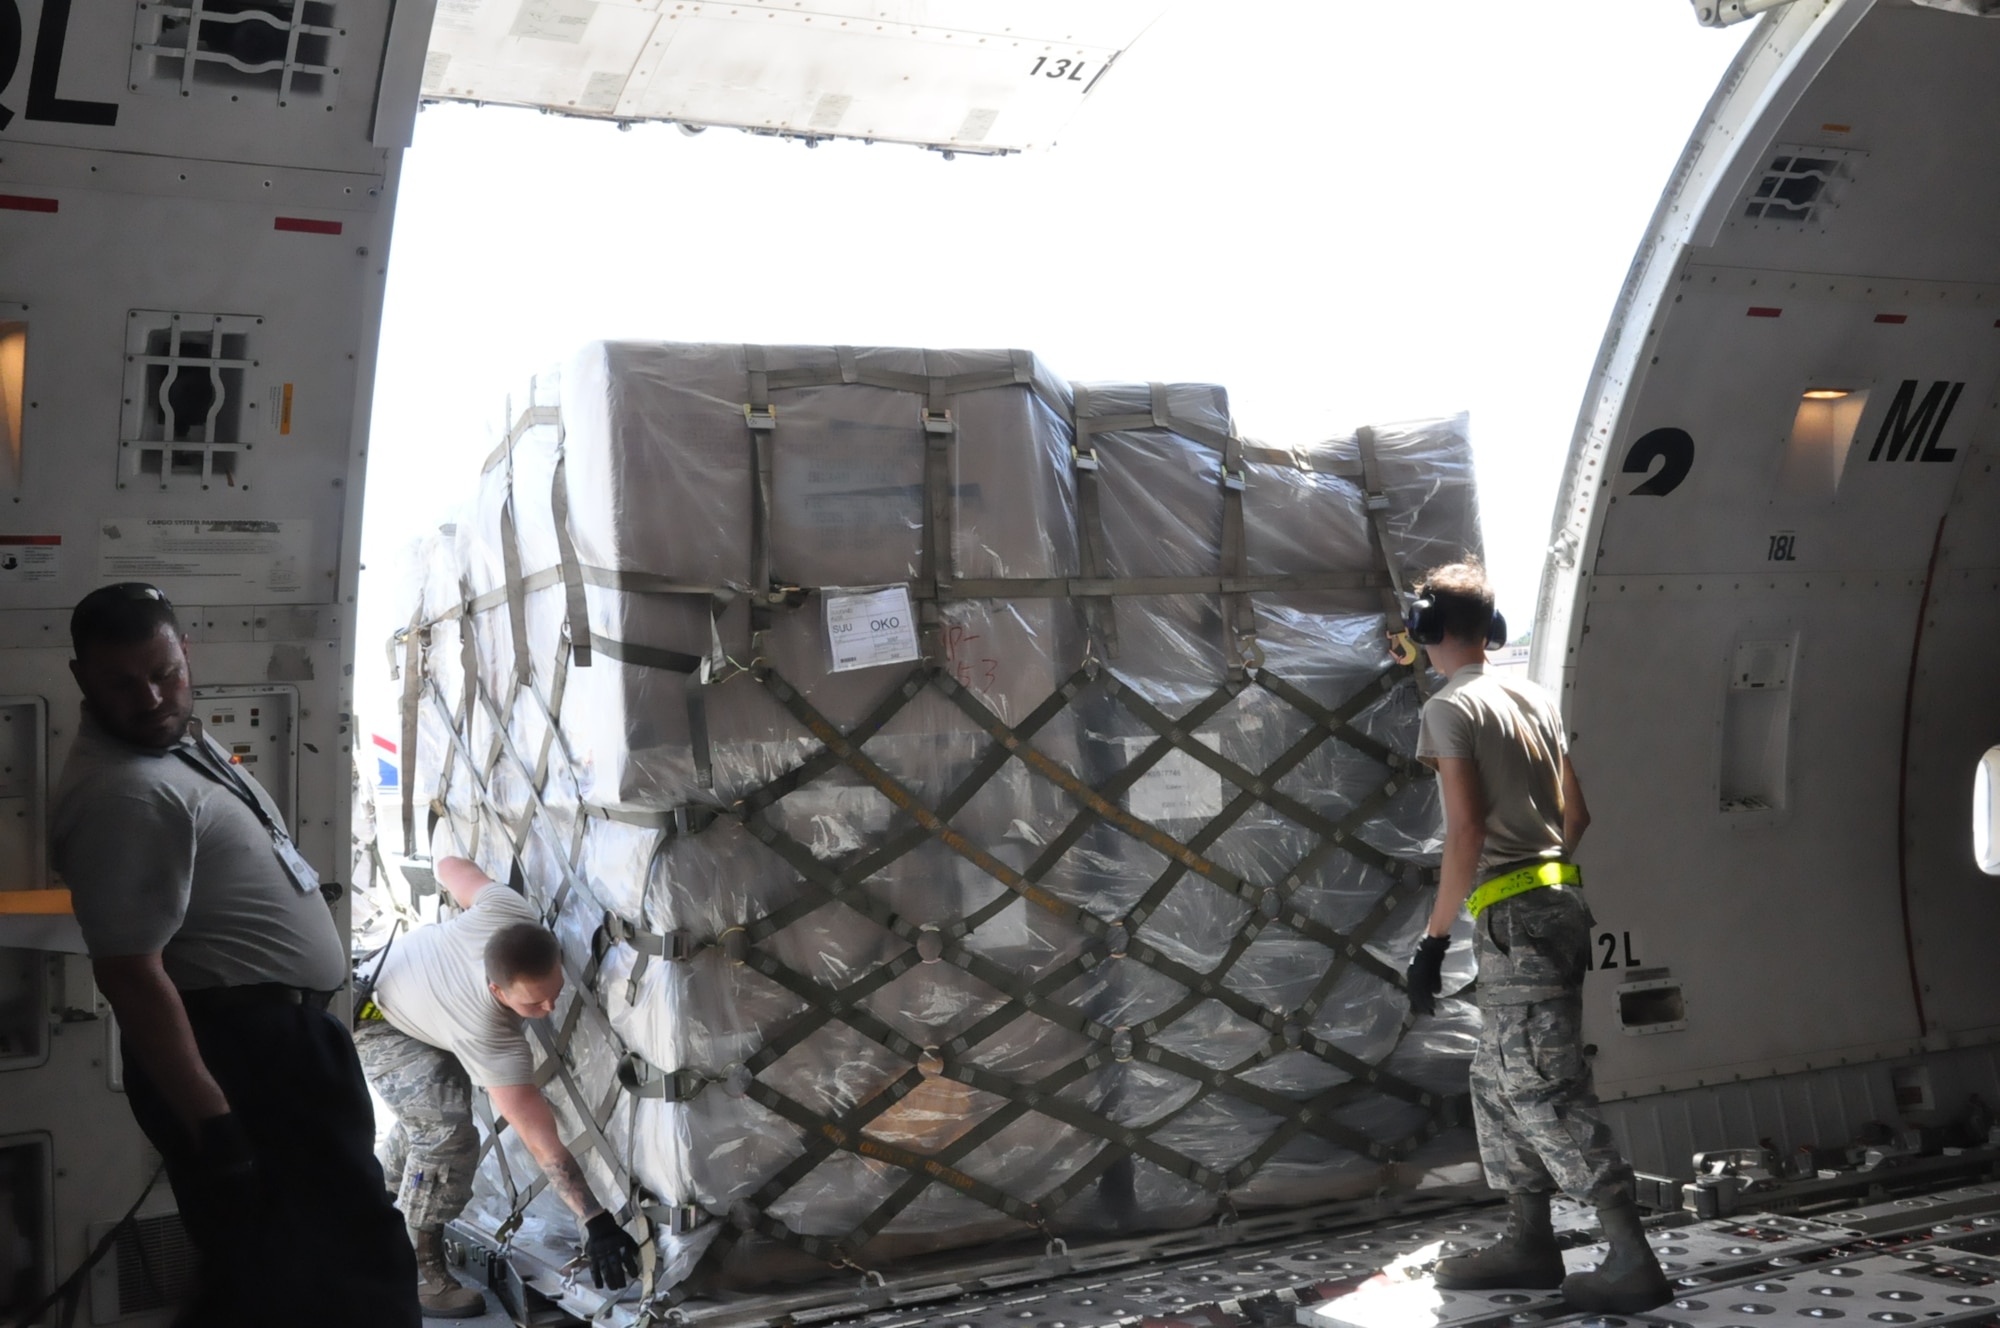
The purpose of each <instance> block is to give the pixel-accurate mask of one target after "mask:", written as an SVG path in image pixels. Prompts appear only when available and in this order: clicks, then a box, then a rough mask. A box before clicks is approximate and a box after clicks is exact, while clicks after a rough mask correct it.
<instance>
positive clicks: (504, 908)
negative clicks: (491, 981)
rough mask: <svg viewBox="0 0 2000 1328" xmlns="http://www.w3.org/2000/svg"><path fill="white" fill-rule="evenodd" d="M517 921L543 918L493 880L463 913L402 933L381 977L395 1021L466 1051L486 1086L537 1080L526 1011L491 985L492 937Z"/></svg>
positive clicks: (382, 996) (466, 1061)
mask: <svg viewBox="0 0 2000 1328" xmlns="http://www.w3.org/2000/svg"><path fill="white" fill-rule="evenodd" d="M517 922H526V923H531V924H533V925H535V926H540V925H541V922H542V920H541V918H540V917H539V916H537V915H536V913H535V908H534V905H532V904H530V903H529V902H528V901H527V900H525V899H523V898H521V896H519V895H517V894H515V893H514V892H513V891H512V890H510V889H508V888H507V887H506V886H504V885H499V884H494V885H488V886H485V887H483V888H481V890H480V891H479V893H478V894H476V895H474V896H473V897H472V907H471V908H468V909H466V910H465V911H464V912H463V913H460V914H459V915H458V916H457V917H455V918H450V919H447V920H446V921H444V922H436V923H432V924H431V925H429V926H426V927H418V928H417V929H416V930H415V931H412V932H409V933H407V934H405V935H402V936H399V937H397V938H396V942H395V944H394V945H392V946H391V947H390V948H389V953H388V956H387V957H386V958H385V959H384V960H383V961H382V973H381V976H380V977H379V978H377V979H376V983H375V1004H376V1005H378V1006H380V1007H381V1009H382V1013H383V1014H384V1015H387V1016H388V1019H389V1022H390V1023H391V1024H392V1025H394V1026H395V1027H396V1028H399V1029H401V1030H402V1031H403V1032H405V1033H408V1034H409V1035H410V1036H411V1037H413V1038H415V1039H417V1041H419V1042H428V1043H429V1044H430V1045H431V1046H433V1047H441V1048H443V1049H444V1050H445V1051H448V1052H450V1053H451V1054H452V1055H454V1056H456V1057H458V1059H459V1062H460V1063H461V1064H463V1065H464V1066H465V1072H466V1074H467V1075H468V1076H470V1077H471V1079H472V1082H473V1083H475V1084H478V1085H479V1086H480V1087H481V1088H505V1087H508V1086H510V1085H513V1084H531V1083H533V1082H534V1081H535V1057H534V1053H533V1052H531V1051H529V1050H528V1039H527V1036H526V1035H525V1034H524V1033H523V1032H522V1031H521V1016H520V1015H518V1014H515V1013H514V1012H513V1011H512V1010H510V1009H508V1008H507V1007H506V1006H504V1005H502V1004H500V1002H499V1001H498V1000H496V999H494V996H493V992H492V991H491V990H490V989H489V988H488V987H487V985H486V942H487V941H489V940H491V939H492V937H493V933H495V932H497V931H499V930H500V929H501V928H502V927H510V926H512V925H514V924H515V923H517Z"/></svg>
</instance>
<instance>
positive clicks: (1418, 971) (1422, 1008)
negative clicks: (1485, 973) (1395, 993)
mask: <svg viewBox="0 0 2000 1328" xmlns="http://www.w3.org/2000/svg"><path fill="white" fill-rule="evenodd" d="M1450 948H1451V937H1449V936H1426V937H1424V938H1423V939H1422V940H1420V941H1418V942H1417V952H1416V953H1415V954H1413V955H1411V956H1410V967H1409V968H1408V969H1407V970H1406V971H1405V972H1404V975H1403V980H1404V982H1405V983H1407V984H1408V986H1409V989H1410V1009H1412V1010H1414V1011H1415V1012H1416V1013H1418V1014H1436V1013H1437V994H1438V993H1439V992H1440V991H1443V990H1444V952H1445V951H1446V950H1448V949H1450Z"/></svg>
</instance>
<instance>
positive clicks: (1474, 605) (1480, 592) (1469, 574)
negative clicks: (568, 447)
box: [1417, 557, 1493, 642]
mask: <svg viewBox="0 0 2000 1328" xmlns="http://www.w3.org/2000/svg"><path fill="white" fill-rule="evenodd" d="M1417 589H1418V593H1419V594H1421V595H1423V596H1424V597H1426V598H1427V599H1429V600H1430V602H1431V603H1432V604H1434V605H1436V606H1437V614H1438V619H1439V622H1440V624H1441V625H1442V626H1443V628H1444V634H1445V635H1446V636H1448V637H1452V638H1453V639H1455V640H1459V641H1478V642H1484V641H1485V640H1486V632H1487V629H1488V628H1489V627H1491V626H1492V624H1493V587H1492V586H1491V585H1489V584H1488V583H1487V580H1486V568H1485V566H1484V564H1482V563H1481V562H1480V561H1479V559H1478V558H1476V557H1473V558H1466V559H1465V560H1464V561H1462V562H1455V563H1446V564H1445V565H1444V566H1442V567H1433V568H1432V569H1431V570H1430V571H1428V572H1426V573H1424V580H1423V584H1422V585H1421V586H1419V587H1418V588H1417Z"/></svg>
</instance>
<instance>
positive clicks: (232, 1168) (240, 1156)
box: [195, 1111, 261, 1222]
mask: <svg viewBox="0 0 2000 1328" xmlns="http://www.w3.org/2000/svg"><path fill="white" fill-rule="evenodd" d="M195 1165H196V1166H197V1167H198V1168H199V1169H200V1174H201V1180H202V1188H203V1190H204V1191H205V1192H206V1197H207V1199H208V1201H209V1203H210V1204H211V1205H212V1206H213V1208H214V1210H215V1215H216V1217H217V1219H218V1220H220V1221H224V1222H252V1221H255V1220H256V1217H257V1210H258V1208H259V1207H260V1205H261V1196H260V1192H259V1189H258V1186H257V1157H256V1154H255V1153H253V1152H252V1151H251V1149H250V1136H249V1135H248V1134H246V1133H245V1132H244V1130H243V1122H242V1121H241V1120H240V1119H239V1118H238V1117H237V1115H236V1113H235V1112H233V1111H225V1112H223V1113H222V1114H221V1115H220V1116H210V1117H209V1118H208V1119H207V1120H204V1121H202V1122H201V1123H200V1124H199V1125H197V1126H196V1127H195Z"/></svg>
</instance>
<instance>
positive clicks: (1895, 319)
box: [1875, 314, 1910, 323]
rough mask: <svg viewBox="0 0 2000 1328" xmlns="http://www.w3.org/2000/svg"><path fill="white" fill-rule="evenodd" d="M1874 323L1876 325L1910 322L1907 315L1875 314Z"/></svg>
mask: <svg viewBox="0 0 2000 1328" xmlns="http://www.w3.org/2000/svg"><path fill="white" fill-rule="evenodd" d="M1875 321H1876V322H1878V323H1907V322H1909V321H1910V316H1909V315H1908V314H1876V315H1875Z"/></svg>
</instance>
